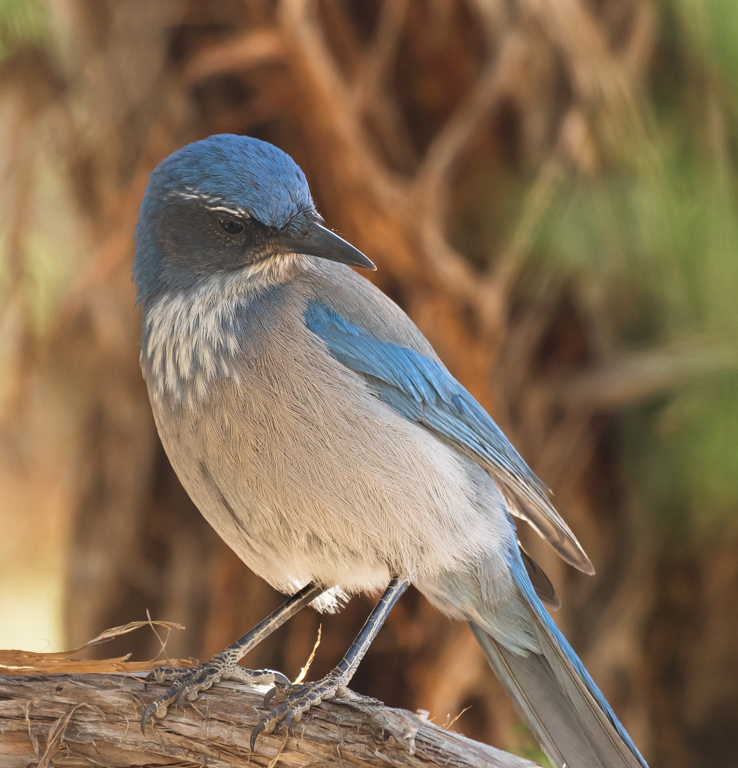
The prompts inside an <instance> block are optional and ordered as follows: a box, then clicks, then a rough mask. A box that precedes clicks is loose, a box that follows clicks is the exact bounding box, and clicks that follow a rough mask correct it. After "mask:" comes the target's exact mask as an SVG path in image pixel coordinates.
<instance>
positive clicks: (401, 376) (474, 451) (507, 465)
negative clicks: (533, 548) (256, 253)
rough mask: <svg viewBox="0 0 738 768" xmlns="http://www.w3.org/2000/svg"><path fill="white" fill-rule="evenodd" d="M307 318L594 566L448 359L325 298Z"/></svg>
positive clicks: (565, 549)
mask: <svg viewBox="0 0 738 768" xmlns="http://www.w3.org/2000/svg"><path fill="white" fill-rule="evenodd" d="M305 321H306V323H307V326H308V328H309V329H310V330H311V331H312V332H313V333H314V334H315V335H316V336H318V337H319V338H320V339H321V340H322V341H323V342H324V343H325V344H326V346H327V347H328V350H329V352H330V353H331V354H332V355H333V356H334V357H335V358H336V359H337V360H338V361H339V362H341V363H342V364H343V365H345V366H346V367H347V368H350V369H351V370H352V371H354V372H356V373H358V374H360V375H361V376H363V377H364V378H365V379H366V381H367V382H368V383H369V384H370V386H371V387H372V388H373V389H374V391H375V392H376V394H377V397H379V398H380V399H381V400H383V401H384V402H385V403H387V404H388V405H389V406H391V407H392V408H394V409H395V410H396V411H397V412H398V413H401V414H402V415H403V416H404V417H405V418H407V419H410V420H412V421H415V422H417V423H418V424H421V425H422V426H424V427H425V428H426V429H428V430H430V431H431V432H433V433H434V434H435V435H436V436H437V437H438V438H439V439H440V440H443V441H444V442H446V443H447V444H449V445H451V446H452V447H453V448H454V449H456V450H458V451H459V452H460V453H463V454H464V455H465V456H467V457H468V458H470V459H472V460H473V461H475V462H476V463H477V464H479V465H480V466H482V467H484V469H486V470H487V471H488V472H489V473H490V474H491V475H492V476H493V477H494V479H495V480H496V481H497V483H498V485H499V487H500V491H501V492H502V494H503V495H504V496H505V499H506V501H507V502H508V504H509V507H510V511H511V512H512V513H513V514H515V515H517V516H518V517H521V518H523V519H524V520H526V521H527V522H529V523H530V525H531V526H533V528H534V529H535V530H536V531H537V532H538V533H539V534H540V535H541V536H542V537H543V538H544V539H545V540H546V541H548V542H549V543H550V544H551V546H552V547H553V548H554V549H555V550H556V551H557V552H558V553H559V555H560V556H561V557H562V558H563V559H564V560H565V561H566V562H568V563H570V564H571V565H573V566H574V567H575V568H578V569H579V570H580V571H583V572H584V573H594V569H593V568H592V564H591V563H590V561H589V558H588V557H587V555H586V554H585V553H584V550H583V549H582V547H581V546H580V544H579V542H578V541H577V540H576V537H575V536H574V534H573V533H572V532H571V530H570V529H569V526H568V525H567V524H566V523H565V522H564V521H563V520H562V519H561V517H560V516H559V514H558V512H556V510H555V509H554V508H553V506H552V505H551V502H550V501H549V500H548V497H547V496H546V493H545V488H544V486H543V484H542V483H541V481H540V480H539V479H538V478H537V477H536V476H535V475H534V474H533V472H532V471H531V470H530V468H529V467H528V465H527V464H526V463H525V462H524V461H523V459H522V458H521V456H520V454H519V453H518V452H517V451H516V450H515V448H514V447H513V446H512V444H511V443H510V441H509V440H508V439H507V438H506V437H505V435H504V434H503V433H502V431H501V430H500V428H499V427H498V426H497V425H496V424H495V422H494V421H493V420H492V418H491V417H490V416H489V415H488V414H487V412H486V411H485V410H484V409H483V408H482V406H481V405H479V403H477V401H476V400H475V399H474V398H473V397H472V396H471V395H470V394H469V393H468V392H467V391H466V390H465V389H464V388H463V387H462V386H461V384H459V383H458V382H457V381H456V379H454V378H453V376H451V374H450V373H449V372H448V371H447V370H446V369H445V368H444V367H443V365H441V364H440V363H439V362H437V361H436V360H432V359H431V358H429V357H426V356H425V355H423V354H421V353H420V352H418V351H416V350H414V349H409V348H407V347H401V346H399V345H397V344H393V343H391V342H387V341H381V340H379V339H377V338H375V337H374V336H372V335H371V334H369V333H367V332H365V331H363V330H362V329H361V328H359V327H358V326H357V325H355V324H352V323H349V322H348V321H347V320H346V319H345V318H343V317H342V316H341V315H340V314H338V312H336V311H335V310H333V309H331V308H329V307H328V306H326V305H325V304H323V303H322V302H320V301H317V300H313V301H311V302H309V304H308V307H307V311H306V313H305Z"/></svg>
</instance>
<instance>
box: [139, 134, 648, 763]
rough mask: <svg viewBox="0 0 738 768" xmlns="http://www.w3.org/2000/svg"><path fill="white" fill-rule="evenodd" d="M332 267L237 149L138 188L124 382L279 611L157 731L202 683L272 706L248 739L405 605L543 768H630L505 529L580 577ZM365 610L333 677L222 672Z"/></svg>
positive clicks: (473, 435) (351, 253)
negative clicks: (290, 622) (410, 592)
mask: <svg viewBox="0 0 738 768" xmlns="http://www.w3.org/2000/svg"><path fill="white" fill-rule="evenodd" d="M350 267H363V268H366V269H373V268H374V265H373V264H372V262H371V261H369V259H367V258H366V256H364V255H363V254H362V253H361V252H360V251H358V250H356V249H355V248H354V247H352V246H351V245H349V243H347V242H346V241H345V240H342V239H341V238H340V237H338V236H337V235H336V234H334V233H333V232H331V231H330V230H328V229H326V228H325V227H324V226H323V224H322V219H321V217H320V216H319V215H318V213H317V211H316V209H315V205H314V203H313V200H312V197H311V195H310V190H309V188H308V184H307V181H306V179H305V176H304V174H303V173H302V171H301V170H300V168H298V166H297V165H296V164H295V163H294V162H293V161H292V159H291V158H290V157H288V156H287V155H286V154H284V153H283V152H282V151H280V150H279V149H277V148H275V147H273V146H271V145H270V144H267V143H265V142H262V141H258V140H257V139H253V138H247V137H243V136H230V135H223V136H212V137H210V138H208V139H205V140H204V141H199V142H196V143H194V144H190V145H188V146H186V147H184V148H182V149H180V150H178V151H177V152H175V153H174V154H173V155H171V156H170V157H168V158H167V159H166V160H164V161H163V162H162V163H161V164H160V165H159V166H158V167H157V168H156V169H155V170H154V171H153V173H152V174H151V178H150V180H149V184H148V186H147V189H146V193H145V195H144V199H143V202H142V204H141V211H140V217H139V222H138V225H137V228H136V257H135V262H134V267H133V274H134V279H135V281H136V288H137V301H138V302H139V303H140V304H141V305H142V307H143V327H142V338H141V365H142V368H143V373H144V376H145V379H146V383H147V386H148V391H149V396H150V399H151V405H152V408H153V412H154V417H155V420H156V425H157V428H158V430H159V435H160V436H161V439H162V442H163V444H164V447H165V449H166V452H167V454H168V456H169V459H170V460H171V463H172V466H173V467H174V469H175V471H176V472H177V474H178V476H179V478H180V480H181V481H182V484H183V485H184V487H185V489H186V490H187V492H188V493H189V495H190V496H191V497H192V499H193V501H194V502H195V504H196V505H197V506H198V507H199V509H200V511H201V512H202V514H203V515H204V516H205V518H206V519H207V520H208V521H209V522H210V524H211V525H212V526H213V527H214V528H215V530H216V531H217V532H218V533H219V534H220V536H222V537H223V539H224V540H225V541H226V542H227V543H228V545H229V546H230V547H231V548H232V549H233V550H234V551H235V552H236V553H237V554H238V556H239V557H240V558H241V559H242V560H243V561H244V562H245V563H246V564H247V565H248V566H249V567H250V568H251V569H252V570H253V571H254V572H255V573H257V574H258V575H259V576H261V577H262V578H264V579H265V580H266V581H268V582H269V583H270V584H271V585H272V586H273V587H275V588H276V589H278V590H280V591H282V592H284V593H286V594H288V595H290V596H291V597H289V599H288V600H287V602H286V603H284V605H283V606H282V607H281V608H279V609H277V610H276V611H275V612H274V613H273V614H272V615H271V616H269V617H268V618H267V619H265V620H264V621H263V622H261V624H259V625H258V626H257V627H256V628H255V629H254V630H252V631H251V632H249V633H248V634H247V635H245V636H244V637H243V638H241V640H239V641H237V642H236V643H234V644H233V645H232V646H230V647H229V648H226V649H225V650H224V651H222V652H221V653H219V654H217V655H216V656H215V657H214V658H213V659H211V660H210V661H209V662H207V663H205V664H203V665H201V666H199V667H195V668H194V669H192V670H186V671H181V670H179V671H177V670H167V669H162V670H157V671H156V672H154V673H152V674H151V676H150V679H151V680H155V681H157V682H170V683H172V685H171V687H170V688H169V689H168V690H167V692H166V694H164V695H163V696H160V697H159V698H158V699H157V700H156V701H154V702H153V703H152V704H150V705H149V706H148V707H147V708H146V709H145V711H144V713H143V717H142V728H143V729H145V727H146V723H147V721H148V720H149V719H150V718H151V716H152V715H155V716H157V717H164V716H165V715H166V711H167V707H168V705H169V704H171V703H172V702H173V701H175V700H179V701H182V700H183V699H184V698H188V699H191V700H192V699H194V698H196V697H197V695H198V693H199V692H200V691H202V690H205V689H207V688H209V687H211V686H212V685H214V684H217V683H218V682H219V681H220V680H222V679H230V680H237V681H241V682H247V683H263V684H274V688H272V689H271V690H270V692H269V693H268V694H267V697H266V701H265V707H268V706H269V704H270V702H271V701H272V700H273V699H274V700H275V701H274V704H275V705H276V706H274V707H272V708H271V709H268V710H267V713H266V715H265V716H264V718H263V720H261V722H260V723H259V724H258V725H257V726H256V727H255V728H254V730H253V731H252V734H251V747H252V750H253V749H254V746H255V743H256V740H257V737H258V735H259V733H261V732H267V733H269V732H271V731H273V730H274V728H275V726H276V725H277V724H278V723H280V722H284V723H285V724H286V726H287V728H288V730H289V728H290V726H291V724H292V722H293V721H295V720H299V718H300V717H301V716H302V714H303V713H304V712H305V711H306V710H307V709H309V708H310V707H311V706H313V705H315V704H319V703H320V701H321V700H322V699H324V698H330V697H332V696H336V695H346V686H347V685H348V683H349V681H350V680H351V677H352V675H353V673H354V671H355V670H356V667H357V665H358V664H359V661H360V660H361V658H362V657H363V655H364V653H365V652H366V650H367V648H368V646H369V644H370V643H371V641H372V639H373V638H374V636H375V635H376V634H377V632H378V631H379V628H380V627H381V625H382V622H383V621H384V619H385V618H386V616H387V614H388V613H389V611H390V610H391V608H392V606H393V605H394V603H395V602H396V601H397V599H398V598H399V597H400V595H401V594H402V593H403V592H404V591H405V589H406V588H407V587H408V585H409V584H414V585H415V586H416V587H417V589H418V590H420V592H421V593H422V594H423V595H425V597H426V598H427V599H428V600H430V601H431V603H433V604H434V605H435V606H437V607H438V608H439V609H440V610H441V611H443V612H444V613H445V614H447V615H448V616H451V617H454V618H456V619H461V620H464V621H467V622H469V624H470V625H471V628H472V630H473V631H474V634H475V635H476V638H477V640H478V641H479V643H480V645H481V647H482V649H483V650H484V653H485V654H486V656H487V658H488V659H489V662H490V664H491V666H492V668H493V670H494V671H495V673H496V674H497V676H498V677H499V679H500V681H501V682H502V684H503V686H504V687H505V689H506V691H507V693H508V694H509V695H510V697H511V698H512V700H513V701H514V703H515V706H516V708H517V710H518V712H519V713H520V715H521V717H522V718H523V720H524V721H525V722H526V724H527V725H528V727H529V728H530V730H531V731H532V733H533V734H534V736H535V737H536V739H537V740H538V741H539V742H540V744H541V747H542V748H543V750H544V751H545V752H546V754H547V755H548V756H549V758H550V759H551V761H552V762H553V764H554V765H556V766H558V768H563V767H564V766H567V768H598V767H602V768H621V767H624V766H627V767H628V768H646V763H645V761H644V760H643V758H642V757H641V756H640V754H639V752H638V750H637V749H636V747H635V746H634V744H633V742H632V741H631V739H630V737H629V736H628V734H627V733H626V731H625V729H624V728H623V726H622V725H621V724H620V722H619V721H618V719H617V717H616V716H615V714H614V712H613V711H612V709H611V708H610V706H609V705H608V703H607V701H606V700H605V698H604V697H603V695H602V694H601V693H600V691H599V690H598V688H597V686H596V685H595V683H594V682H593V680H592V678H591V677H590V676H589V674H588V673H587V671H586V670H585V668H584V666H583V665H582V663H581V661H580V660H579V659H578V658H577V656H576V654H575V653H574V651H573V650H572V648H571V647H570V646H569V644H568V643H567V641H566V640H565V639H564V637H563V635H562V634H561V633H560V632H559V630H558V629H557V628H556V625H555V624H554V622H553V621H552V620H551V618H550V616H549V614H548V612H547V611H546V609H545V608H544V606H543V604H542V600H544V601H546V602H548V603H549V604H554V603H555V602H556V600H557V598H556V595H555V592H554V591H553V588H552V587H551V584H550V582H549V581H548V579H547V578H546V576H545V574H543V572H542V571H541V570H540V568H538V567H537V566H536V564H535V563H534V562H533V561H532V560H531V559H530V558H529V557H528V556H527V555H526V554H525V553H524V552H523V550H522V549H521V548H520V546H519V544H518V541H517V536H516V529H515V523H514V521H513V516H515V517H518V518H522V519H524V520H526V521H527V522H528V523H529V524H530V525H532V526H533V527H534V528H535V530H536V531H537V532H538V533H539V534H540V535H541V536H543V537H544V538H545V539H546V540H547V541H548V542H549V543H550V544H551V545H552V546H553V547H554V548H555V549H556V551H557V552H558V553H559V554H560V555H561V557H562V558H563V559H564V560H566V561H567V562H568V563H571V564H572V565H573V566H575V567H576V568H579V570H581V571H584V572H585V573H592V572H593V570H592V566H591V564H590V562H589V559H588V558H587V556H586V555H585V553H584V552H583V550H582V548H581V547H580V545H579V543H578V542H577V540H576V538H575V537H574V535H573V534H572V532H571V531H570V530H569V528H568V526H567V525H566V523H565V522H564V521H563V520H562V519H561V517H559V515H558V514H557V512H556V511H555V510H554V508H553V507H552V506H551V504H550V502H549V500H548V498H547V496H546V493H545V490H544V488H543V487H542V485H541V483H540V481H539V480H538V479H537V478H536V477H535V476H534V475H533V473H532V472H531V470H530V469H529V468H528V466H527V465H526V464H525V462H524V461H523V459H522V458H521V457H520V455H519V454H518V453H517V451H516V450H515V449H514V448H513V446H512V445H511V444H510V442H509V441H508V440H507V438H506V437H505V435H504V434H503V433H502V432H501V431H500V429H499V428H498V427H497V425H496V424H495V423H494V421H493V420H492V419H491V418H490V417H489V416H488V415H487V413H486V412H485V411H484V410H483V409H482V407H481V406H480V405H479V404H478V403H477V402H476V401H475V400H474V399H473V398H472V397H471V395H469V393H468V392H467V391H466V390H465V389H464V388H463V387H462V386H461V385H460V384H459V383H458V382H457V381H456V380H455V379H454V378H453V376H451V374H450V373H449V372H448V370H447V369H446V368H445V367H444V365H443V363H442V362H441V361H440V359H439V358H438V356H437V355H436V354H435V352H434V351H433V349H432V348H431V346H430V344H429V343H428V342H427V341H426V339H425V338H424V337H423V335H422V334H421V333H420V331H419V330H418V329H417V328H416V327H415V325H414V324H413V323H412V321H411V320H410V319H409V318H408V317H407V316H406V315H405V313H404V312H402V310H401V309H400V308H399V307H397V306H396V305H395V304H394V303H393V302H392V301H391V300H390V299H389V298H387V297H386V296H385V295H384V294H382V293H381V292H380V291H379V290H378V289H377V288H375V287H374V286H373V285H372V284H371V283H370V282H369V281H367V280H365V279H364V278H363V277H361V276H360V275H359V274H358V273H357V272H355V271H353V270H352V269H350ZM380 589H381V590H384V592H383V595H382V597H381V599H380V601H379V603H378V604H377V606H376V608H375V609H374V610H373V611H372V613H371V615H370V617H369V619H368V620H367V622H366V624H365V625H364V628H363V629H362V631H361V633H360V634H359V636H358V637H357V639H356V641H355V642H354V643H353V645H352V646H351V648H350V649H349V651H348V652H347V653H346V655H345V657H344V658H343V660H342V661H341V663H340V664H339V665H338V667H336V668H335V669H334V670H332V671H331V672H330V673H329V674H328V675H327V676H326V677H325V678H324V679H323V680H320V681H318V682H311V683H305V684H302V685H290V683H289V681H288V680H287V679H286V678H285V677H284V676H283V675H281V674H280V673H279V672H274V671H272V670H247V669H245V668H243V667H241V666H240V665H239V664H238V663H237V662H238V660H239V659H240V658H242V657H243V655H244V654H245V653H246V652H247V651H248V650H249V649H250V648H252V647H254V645H255V644H256V643H258V642H259V641H260V640H261V639H263V638H264V637H266V636H267V635H268V634H269V633H270V632H271V631H273V630H274V629H276V628H277V627H278V626H280V625H281V624H282V623H284V622H285V621H286V620H287V619H289V618H290V617H291V616H293V615H294V614H295V613H296V612H297V611H299V610H300V609H301V608H303V607H304V606H305V605H308V604H310V603H312V604H313V606H315V607H317V608H318V609H319V610H320V609H322V610H330V609H331V608H334V607H335V606H336V604H337V601H339V600H340V599H342V598H343V597H345V596H350V595H352V594H355V593H358V592H364V591H369V592H374V591H376V590H380Z"/></svg>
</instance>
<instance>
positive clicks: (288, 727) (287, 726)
mask: <svg viewBox="0 0 738 768" xmlns="http://www.w3.org/2000/svg"><path fill="white" fill-rule="evenodd" d="M283 722H284V732H285V733H286V734H287V735H288V736H293V735H294V732H293V729H292V725H293V723H294V722H295V713H294V711H293V710H290V711H289V712H288V713H287V716H286V717H285V719H284V721H283Z"/></svg>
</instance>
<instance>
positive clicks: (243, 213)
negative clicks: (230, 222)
mask: <svg viewBox="0 0 738 768" xmlns="http://www.w3.org/2000/svg"><path fill="white" fill-rule="evenodd" d="M206 207H207V209H208V210H209V211H218V212H219V213H221V212H222V213H230V214H231V215H232V216H243V217H244V218H247V219H250V218H251V216H250V215H249V214H248V213H247V212H246V211H245V210H244V209H243V208H226V206H225V205H207V206H206Z"/></svg>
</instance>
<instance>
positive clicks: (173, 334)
mask: <svg viewBox="0 0 738 768" xmlns="http://www.w3.org/2000/svg"><path fill="white" fill-rule="evenodd" d="M307 266H308V259H307V258H305V257H304V256H296V255H285V256H278V257H276V258H271V259H266V260H264V261H262V262H258V263H257V264H251V265H249V266H248V267H244V268H243V269H241V270H238V271H237V272H229V273H216V274H213V275H210V276H208V277H207V278H206V279H204V280H203V281H202V283H200V284H199V285H198V286H197V287H195V288H192V289H188V290H186V291H171V292H167V293H165V294H163V295H162V296H161V297H159V298H158V299H157V300H156V301H155V302H154V303H153V304H152V305H151V306H150V307H148V308H147V309H146V310H145V312H144V318H143V332H142V340H141V368H142V369H143V372H144V377H145V378H146V383H147V384H148V388H149V395H150V397H151V399H152V400H153V401H155V402H157V403H161V402H162V401H163V400H164V399H165V398H166V399H167V400H168V401H169V402H173V403H175V404H177V405H184V406H185V407H189V408H192V407H194V406H195V404H196V403H198V402H201V401H203V400H205V399H206V398H207V397H208V393H209V390H210V385H211V384H212V382H213V381H214V380H215V379H216V378H237V377H238V372H237V370H236V368H235V366H234V365H233V361H234V358H235V357H236V356H237V355H238V353H239V351H240V349H241V343H240V340H239V337H238V334H237V330H238V326H239V323H238V312H239V311H241V312H242V311H243V309H244V305H245V304H247V303H248V302H249V301H251V300H253V299H254V298H255V297H256V296H258V294H259V293H260V292H262V291H263V290H264V289H267V288H270V287H273V286H275V285H279V284H281V283H284V282H286V281H287V280H289V279H290V277H291V276H292V275H293V274H294V273H295V271H296V269H299V268H300V267H302V268H307Z"/></svg>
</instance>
